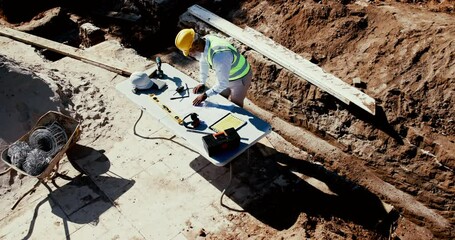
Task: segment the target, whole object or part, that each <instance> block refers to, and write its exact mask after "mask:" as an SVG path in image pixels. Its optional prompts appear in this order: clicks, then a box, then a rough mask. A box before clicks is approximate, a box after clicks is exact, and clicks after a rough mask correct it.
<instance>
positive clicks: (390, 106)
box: [0, 0, 455, 239]
mask: <svg viewBox="0 0 455 240" xmlns="http://www.w3.org/2000/svg"><path fill="white" fill-rule="evenodd" d="M12 2H13V1H0V5H1V7H2V11H0V13H2V16H3V18H2V20H1V23H2V24H3V25H7V26H9V27H13V28H16V29H22V30H26V31H28V32H30V33H33V34H37V35H40V36H43V37H46V38H49V39H53V40H56V41H59V42H65V43H68V44H71V45H73V46H78V45H79V44H80V40H79V39H78V30H75V29H77V26H79V25H81V24H82V23H84V22H92V23H94V24H95V25H96V26H98V27H100V28H102V29H103V30H104V31H105V32H106V33H107V35H106V36H107V37H108V38H116V39H119V40H120V41H122V43H123V44H124V45H125V46H129V47H133V48H135V49H136V50H137V51H138V52H139V53H141V54H142V55H143V56H146V57H152V55H154V54H163V53H168V52H172V51H175V48H174V46H173V37H174V36H175V33H176V32H177V31H178V27H177V26H178V21H179V19H178V17H179V16H180V15H181V14H183V13H184V11H185V10H186V8H187V7H188V6H190V5H191V4H194V3H198V4H200V5H202V6H204V7H206V8H207V9H209V10H211V11H213V12H214V13H216V14H218V15H220V16H221V17H223V18H225V19H227V20H229V21H231V22H233V23H235V24H237V25H239V26H241V27H244V26H248V27H251V28H254V29H255V30H257V31H260V32H261V33H263V34H264V35H266V36H268V37H269V38H271V39H273V40H274V41H275V42H277V43H279V44H281V45H283V46H285V47H287V48H289V49H290V50H292V51H294V52H295V53H297V54H300V55H301V56H303V57H305V58H306V59H308V60H310V61H311V62H313V63H314V64H317V65H318V66H320V67H322V68H323V69H324V70H325V71H327V72H330V73H332V74H334V75H335V76H337V77H339V78H340V79H342V80H344V81H345V82H347V83H349V84H352V83H353V81H354V80H356V81H358V82H359V81H360V83H358V84H356V87H358V88H359V89H361V90H362V91H364V92H365V93H366V94H368V95H369V96H371V97H373V98H374V99H375V100H376V105H377V107H376V115H375V116H372V115H370V114H368V113H366V112H365V111H363V110H362V109H359V108H356V107H355V106H351V105H349V106H348V105H346V104H344V103H342V102H341V101H339V100H337V99H336V98H334V97H332V96H331V95H329V94H327V93H325V92H323V91H321V90H320V89H318V88H317V87H315V86H314V85H312V84H310V83H309V82H306V81H305V80H303V79H300V78H299V77H297V76H296V75H294V74H292V73H291V72H289V71H288V70H286V69H284V68H282V67H280V66H279V65H277V64H275V63H273V62H272V61H270V60H268V59H266V58H265V57H263V56H262V55H260V54H258V53H257V52H255V51H254V50H252V49H250V48H248V47H242V48H241V49H242V51H243V52H244V54H245V56H246V57H247V58H248V60H249V61H250V63H251V64H252V66H253V69H254V70H255V77H254V81H253V84H252V89H251V91H250V92H249V94H248V98H249V99H250V100H251V101H252V102H254V103H255V104H256V105H258V106H259V107H261V108H262V109H264V110H266V111H267V114H269V115H272V116H273V117H271V118H270V119H268V120H270V122H271V123H272V126H273V127H274V130H275V131H276V132H277V133H279V134H280V135H281V136H282V137H283V138H285V139H286V140H288V141H289V142H290V143H292V144H293V145H294V146H296V147H297V148H299V149H300V150H303V151H306V152H308V155H305V156H306V157H305V159H302V160H301V161H300V162H301V163H299V164H297V165H295V162H293V163H292V164H291V163H290V162H289V161H287V160H286V158H285V157H283V156H282V155H280V154H277V155H275V156H273V157H272V161H275V162H276V163H279V164H281V165H284V166H287V167H288V168H290V169H299V171H300V172H301V173H303V174H307V175H308V174H309V173H310V172H311V173H318V174H319V177H321V176H325V177H326V178H334V177H333V176H337V179H346V181H339V180H338V181H332V182H333V183H334V186H330V187H331V188H332V189H338V190H340V189H341V190H340V191H341V192H343V191H344V190H343V189H350V190H349V191H345V192H344V193H345V194H349V195H350V197H347V198H341V199H342V200H343V201H344V202H342V203H340V202H338V201H337V200H335V199H331V198H330V197H323V196H319V197H314V198H311V199H312V200H308V198H306V196H309V195H313V196H315V195H317V194H318V193H317V192H315V191H314V190H313V191H312V189H311V188H308V187H307V186H306V185H304V184H303V183H301V184H294V185H292V189H287V190H286V191H284V190H283V189H276V191H270V192H268V193H265V194H266V195H267V197H264V198H263V199H262V202H261V203H260V204H258V203H257V202H256V204H257V206H247V207H246V210H247V211H248V212H250V213H255V214H253V215H254V216H255V218H242V216H241V215H240V216H233V217H232V219H231V221H232V223H233V227H232V229H231V230H230V231H223V232H219V233H210V234H205V233H204V234H201V236H202V235H204V236H205V237H206V238H208V239H247V238H249V237H254V238H255V239H269V238H272V239H305V238H311V239H387V238H389V239H390V238H393V239H428V238H434V239H453V238H455V231H454V229H455V217H454V216H455V208H454V207H455V197H454V194H455V185H454V170H455V95H454V92H455V14H454V8H455V1H453V0H449V1H447V0H446V1H440V2H439V1H428V2H427V1H411V2H393V1H362V0H360V1H356V2H354V1H325V0H324V1H310V0H307V1H292V0H287V1H286V0H280V1H268V0H251V1H240V2H237V3H235V4H232V3H230V1H214V2H212V1H198V2H196V1H189V2H186V3H185V4H181V3H178V1H162V2H163V3H161V5H160V4H158V3H153V1H131V2H128V1H124V2H122V4H120V3H117V4H115V1H110V2H108V1H95V3H96V4H95V3H93V4H88V2H86V1H83V2H80V4H79V2H78V4H76V3H73V2H71V3H70V2H68V1H64V2H63V3H57V2H55V1H47V2H46V4H36V6H35V8H33V9H34V11H32V10H27V12H24V13H22V14H20V15H19V14H16V13H17V12H18V11H17V8H18V6H19V5H20V4H17V3H19V2H21V1H15V3H14V4H13V3H12ZM91 2H93V1H91ZM108 3H109V4H108ZM16 4H17V5H16ZM84 4H85V5H84ZM86 6H91V7H90V8H89V9H87V8H86ZM55 7H62V8H61V9H60V8H59V9H58V11H56V10H53V11H51V10H52V9H55ZM27 9H28V8H27ZM109 10H116V11H124V12H127V13H136V14H141V15H142V18H141V19H140V20H139V21H136V22H129V21H125V20H124V19H123V20H119V19H112V18H106V17H103V16H104V15H103V14H98V13H103V12H106V11H109ZM44 13H47V14H44ZM51 13H52V14H53V17H52V18H50V19H51V20H46V22H45V23H42V21H41V22H40V21H39V20H40V19H42V18H43V16H49V15H52V14H51ZM95 13H97V14H95ZM49 29H52V31H49ZM276 119H280V120H284V121H285V122H287V123H290V124H291V125H292V127H282V125H281V124H280V122H279V120H276ZM293 127H295V128H293ZM304 134H307V135H308V134H310V135H312V136H313V137H314V139H318V140H317V141H308V138H307V135H304ZM318 141H321V142H323V144H320V145H318V143H317V142H318ZM324 144H327V145H324ZM309 162H311V163H312V164H310V163H309ZM313 163H317V164H313ZM293 164H294V165H293ZM281 165H280V166H281ZM253 170H254V169H253ZM253 170H252V171H253ZM290 178H292V177H291V176H290ZM287 180H288V181H297V180H295V179H287ZM245 181H246V180H245ZM283 194H284V196H283ZM370 195H371V196H370ZM327 196H330V195H327ZM356 196H358V198H356ZM356 199H361V200H362V202H357V201H356ZM378 199H381V200H382V201H383V202H385V203H388V204H391V205H392V206H393V207H394V208H395V210H394V211H392V212H391V213H389V214H388V215H387V214H386V213H383V212H378V211H379V210H378V211H376V210H377V209H374V208H373V207H372V206H376V205H377V204H374V203H373V202H375V201H378ZM369 200H371V204H370V203H365V201H369ZM359 205H361V206H362V207H361V208H360V211H363V212H362V213H361V214H360V213H357V214H352V213H350V211H359V208H355V207H354V206H359ZM261 208H262V209H261ZM264 209H267V211H269V212H276V214H274V215H273V216H275V217H276V219H277V220H276V221H275V220H274V217H273V216H270V215H268V217H267V218H264V217H262V216H264V215H265V214H266V213H265V212H264ZM296 212H297V213H299V214H298V215H297V216H289V214H295V213H296ZM287 214H288V215H287ZM384 215H385V216H386V217H384ZM353 216H355V217H353ZM246 219H247V220H246ZM283 219H287V220H289V222H286V221H284V222H283V221H282V220H283ZM411 236H412V237H411Z"/></svg>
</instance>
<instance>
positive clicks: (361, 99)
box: [188, 4, 376, 115]
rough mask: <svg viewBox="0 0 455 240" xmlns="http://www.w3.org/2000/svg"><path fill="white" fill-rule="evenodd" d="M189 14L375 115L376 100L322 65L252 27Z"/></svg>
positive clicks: (204, 13)
mask: <svg viewBox="0 0 455 240" xmlns="http://www.w3.org/2000/svg"><path fill="white" fill-rule="evenodd" d="M188 12H189V13H191V14H192V15H194V16H196V17H197V18H199V19H201V20H202V21H204V22H206V23H208V24H210V25H212V26H213V27H215V28H217V29H218V30H220V31H222V32H224V33H226V34H228V35H229V36H231V37H234V38H236V39H237V40H239V41H240V42H242V43H243V44H245V45H247V46H249V47H251V48H252V49H254V50H256V51H257V52H259V53H261V54H263V55H264V56H266V57H268V58H270V59H271V60H273V61H275V62H276V63H278V64H279V65H281V66H283V67H284V68H286V69H288V70H289V71H291V72H293V73H294V74H296V75H298V76H300V77H302V78H303V79H305V80H307V81H308V82H310V83H312V84H314V85H315V86H317V87H319V88H321V89H322V90H324V91H326V92H328V93H329V94H331V95H332V96H334V97H336V98H337V99H339V100H340V101H342V102H344V103H346V104H348V105H349V104H350V103H353V104H355V105H357V106H359V107H360V108H362V109H364V110H365V111H367V112H369V113H370V114H372V115H375V110H376V102H375V100H374V98H372V97H370V96H368V95H367V94H365V93H363V92H362V91H360V90H358V89H357V88H355V87H353V86H351V85H349V84H347V83H345V82H344V81H343V80H341V79H339V78H337V77H335V76H334V75H332V74H330V73H326V72H325V71H324V70H323V69H322V68H321V67H319V66H318V65H316V64H313V63H311V62H310V61H308V60H306V59H304V58H303V57H302V56H300V55H298V54H296V53H294V52H293V51H291V50H289V49H287V48H285V47H284V46H282V45H280V44H277V43H276V42H274V41H273V40H271V39H270V38H268V37H266V36H264V35H263V34H261V33H260V32H258V31H255V30H254V29H252V28H249V27H246V28H245V29H242V28H240V27H238V26H236V25H234V24H232V23H231V22H229V21H226V20H225V19H223V18H221V17H219V16H217V15H215V14H213V13H211V12H210V11H208V10H206V9H204V8H202V7H201V6H199V5H197V4H196V5H193V6H191V7H190V8H188Z"/></svg>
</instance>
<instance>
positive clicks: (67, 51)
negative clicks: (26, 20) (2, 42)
mask: <svg viewBox="0 0 455 240" xmlns="http://www.w3.org/2000/svg"><path fill="white" fill-rule="evenodd" d="M0 35H3V36H5V37H8V38H11V39H14V40H17V41H20V42H23V43H27V44H30V45H33V46H37V47H40V48H45V49H48V50H50V51H53V52H56V53H59V54H62V55H65V56H68V57H71V58H74V59H77V60H80V61H83V62H86V63H88V64H91V65H94V66H97V67H100V68H103V69H106V70H108V71H111V72H115V73H118V74H120V75H123V76H125V77H129V76H130V75H131V71H129V70H126V69H122V68H120V67H115V66H111V65H107V64H104V63H103V59H102V58H101V57H97V56H94V55H93V54H90V53H87V52H84V51H83V50H80V49H78V48H74V47H71V46H68V45H65V44H62V43H59V42H54V41H51V40H48V39H45V38H41V37H38V36H35V35H32V34H28V33H24V32H21V31H17V30H14V29H11V28H7V27H4V26H1V25H0Z"/></svg>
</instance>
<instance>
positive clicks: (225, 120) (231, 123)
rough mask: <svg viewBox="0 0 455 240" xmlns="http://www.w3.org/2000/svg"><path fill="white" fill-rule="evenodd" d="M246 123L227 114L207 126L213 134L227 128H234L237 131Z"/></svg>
mask: <svg viewBox="0 0 455 240" xmlns="http://www.w3.org/2000/svg"><path fill="white" fill-rule="evenodd" d="M245 124H246V121H245V120H242V119H240V118H238V117H236V116H235V115H234V114H232V113H228V114H226V115H224V116H223V117H222V118H220V119H219V120H218V121H216V122H215V123H213V124H212V125H210V126H209V128H210V129H211V130H212V131H214V132H217V133H218V132H222V131H224V130H226V129H229V128H234V129H235V130H239V129H240V128H241V127H243V126H245Z"/></svg>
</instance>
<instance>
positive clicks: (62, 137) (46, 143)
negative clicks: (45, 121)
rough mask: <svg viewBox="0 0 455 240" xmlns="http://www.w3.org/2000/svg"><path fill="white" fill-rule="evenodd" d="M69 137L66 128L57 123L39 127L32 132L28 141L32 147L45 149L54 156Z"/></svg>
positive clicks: (49, 154)
mask: <svg viewBox="0 0 455 240" xmlns="http://www.w3.org/2000/svg"><path fill="white" fill-rule="evenodd" d="M67 141H68V137H67V135H66V133H65V130H64V129H63V128H62V127H61V126H60V125H59V124H58V123H57V122H53V123H52V124H50V125H47V126H42V127H38V128H37V129H35V131H33V132H32V134H30V136H29V139H28V142H29V144H30V146H31V147H32V148H37V149H40V150H42V151H44V152H45V153H46V154H48V156H50V157H53V156H54V155H55V154H56V153H57V152H58V151H60V149H61V148H62V147H63V146H64V145H65V144H66V142H67Z"/></svg>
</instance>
